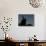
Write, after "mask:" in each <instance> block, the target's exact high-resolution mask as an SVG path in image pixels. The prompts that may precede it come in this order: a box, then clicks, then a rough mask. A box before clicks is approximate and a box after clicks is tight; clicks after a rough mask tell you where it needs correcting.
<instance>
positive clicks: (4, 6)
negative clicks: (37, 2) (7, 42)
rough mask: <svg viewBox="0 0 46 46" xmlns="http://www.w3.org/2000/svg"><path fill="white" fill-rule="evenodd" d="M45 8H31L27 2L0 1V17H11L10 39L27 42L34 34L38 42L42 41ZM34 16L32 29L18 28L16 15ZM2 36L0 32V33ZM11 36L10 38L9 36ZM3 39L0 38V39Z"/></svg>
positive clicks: (25, 0) (17, 0) (16, 0)
mask: <svg viewBox="0 0 46 46" xmlns="http://www.w3.org/2000/svg"><path fill="white" fill-rule="evenodd" d="M45 7H46V6H45V5H44V4H43V7H39V8H33V7H31V6H30V4H29V1H28V0H0V17H3V16H6V17H13V22H12V26H11V29H10V31H8V33H9V34H10V37H12V36H13V38H14V39H15V38H16V39H17V40H27V39H28V38H29V37H32V36H33V35H34V34H36V35H37V38H38V39H39V40H44V39H45V36H44V30H45V28H44V27H45V21H44V20H45V19H44V18H45V15H46V13H45V12H46V8H45ZM19 13H20V14H22V13H23V14H24V13H25V14H32V13H33V14H34V16H35V26H34V27H18V14H19ZM0 32H1V33H0V35H2V31H0ZM11 35H12V36H11ZM2 38H3V39H4V37H2V36H0V39H2Z"/></svg>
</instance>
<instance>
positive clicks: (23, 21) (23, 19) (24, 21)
mask: <svg viewBox="0 0 46 46" xmlns="http://www.w3.org/2000/svg"><path fill="white" fill-rule="evenodd" d="M19 25H20V26H25V25H26V18H24V16H23V17H22V20H21V23H20V24H19Z"/></svg>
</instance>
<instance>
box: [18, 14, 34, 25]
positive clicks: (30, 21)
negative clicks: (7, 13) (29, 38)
mask: <svg viewBox="0 0 46 46" xmlns="http://www.w3.org/2000/svg"><path fill="white" fill-rule="evenodd" d="M23 16H24V18H26V24H34V15H33V14H20V15H19V19H18V21H19V23H20V22H21V20H22V17H23Z"/></svg>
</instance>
